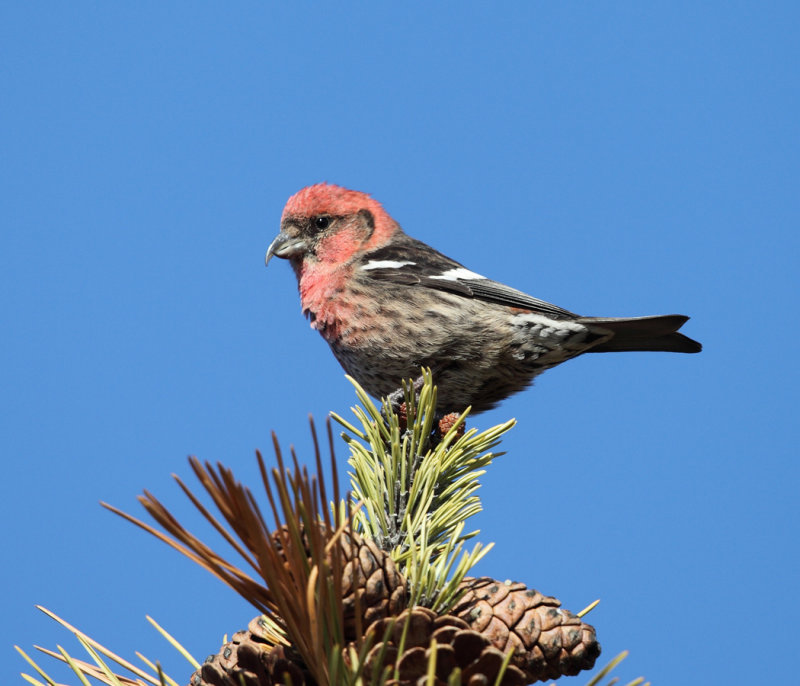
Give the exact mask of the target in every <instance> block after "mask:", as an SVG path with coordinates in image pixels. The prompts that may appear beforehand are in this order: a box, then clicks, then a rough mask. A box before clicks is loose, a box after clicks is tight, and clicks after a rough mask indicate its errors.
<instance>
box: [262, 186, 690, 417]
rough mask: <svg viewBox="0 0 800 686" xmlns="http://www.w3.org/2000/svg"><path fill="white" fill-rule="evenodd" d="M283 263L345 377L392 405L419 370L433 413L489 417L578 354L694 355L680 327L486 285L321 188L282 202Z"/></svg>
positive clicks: (378, 216)
mask: <svg viewBox="0 0 800 686" xmlns="http://www.w3.org/2000/svg"><path fill="white" fill-rule="evenodd" d="M272 257H278V258H283V259H286V260H288V261H289V264H290V265H291V267H292V269H293V270H294V273H295V275H296V277H297V283H298V290H299V293H300V304H301V308H302V311H303V313H304V314H305V315H306V316H307V317H308V319H309V321H310V324H311V327H312V328H314V329H316V330H317V331H319V333H320V334H321V335H322V337H323V338H324V339H325V341H327V343H328V345H329V346H330V348H331V350H332V351H333V354H334V355H335V357H336V359H337V360H338V361H339V363H340V364H341V365H342V367H344V369H345V371H346V372H347V373H348V374H349V375H350V376H351V377H352V378H354V379H355V380H356V381H357V382H358V383H359V384H360V385H361V386H362V387H363V388H364V389H365V390H366V391H367V392H368V393H369V394H370V395H372V396H373V397H375V398H384V397H392V398H394V399H397V398H402V390H398V389H401V387H402V382H403V380H404V379H416V380H418V381H419V380H420V379H421V369H422V368H429V369H430V370H431V372H432V375H433V380H434V383H435V384H436V387H437V405H436V409H437V412H439V413H449V412H461V411H464V410H465V409H467V408H471V411H472V413H473V414H475V413H479V412H483V411H486V410H489V409H491V408H493V407H495V406H496V405H498V404H499V403H500V402H501V401H502V400H504V399H505V398H507V397H508V396H510V395H512V394H514V393H517V392H518V391H521V390H523V389H524V388H526V387H528V386H529V385H530V384H531V383H532V382H533V380H534V378H536V377H537V376H538V375H539V374H541V373H542V372H544V371H546V370H548V369H550V368H552V367H555V366H556V365H559V364H561V363H562V362H565V361H566V360H569V359H572V358H574V357H577V356H578V355H582V354H584V353H600V352H628V351H637V350H650V351H669V352H679V353H697V352H700V350H701V349H702V346H701V344H700V343H698V342H697V341H694V340H692V339H691V338H688V337H687V336H685V335H684V334H682V333H679V332H678V329H680V328H681V326H683V324H684V323H685V322H686V321H687V320H688V319H689V318H688V317H687V316H685V315H680V314H669V315H658V316H646V317H585V316H581V315H578V314H575V313H573V312H570V311H569V310H565V309H563V308H561V307H558V306H557V305H553V304H551V303H548V302H545V301H544V300H540V299H538V298H535V297H533V296H530V295H528V294H526V293H524V292H522V291H519V290H516V289H515V288H511V287H510V286H506V285H504V284H503V283H500V282H499V281H493V280H492V279H489V278H487V277H485V276H482V275H481V274H479V273H477V272H473V271H472V270H470V269H468V268H466V267H464V266H463V265H462V264H460V263H459V262H456V261H455V260H453V259H451V258H449V257H447V256H445V255H443V254H442V253H440V252H438V251H437V250H435V249H434V248H432V247H430V246H429V245H427V244H426V243H423V242H422V241H419V240H417V239H415V238H412V237H411V236H409V235H408V234H406V233H405V232H404V231H403V229H402V228H401V227H400V225H399V224H398V223H397V222H396V221H395V220H394V219H392V217H391V216H390V215H389V214H388V213H387V212H386V210H385V209H384V208H383V206H382V205H381V203H380V202H378V201H377V200H375V199H374V198H373V197H372V196H371V195H369V194H367V193H362V192H360V191H354V190H349V189H347V188H343V187H341V186H337V185H334V184H331V183H318V184H314V185H311V186H307V187H305V188H303V189H301V190H300V191H298V192H297V193H295V194H294V195H292V196H291V197H290V198H289V200H288V201H287V203H286V205H285V207H284V209H283V213H282V215H281V223H280V232H279V233H278V235H277V236H276V237H275V239H274V240H273V241H272V242H271V243H270V245H269V248H268V249H267V253H266V258H265V264H269V261H270V259H271V258H272Z"/></svg>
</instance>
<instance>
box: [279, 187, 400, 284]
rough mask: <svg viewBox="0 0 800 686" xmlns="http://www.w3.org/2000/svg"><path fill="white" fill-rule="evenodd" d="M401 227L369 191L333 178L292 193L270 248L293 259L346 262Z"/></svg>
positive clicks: (293, 262)
mask: <svg viewBox="0 0 800 686" xmlns="http://www.w3.org/2000/svg"><path fill="white" fill-rule="evenodd" d="M399 230H400V227H399V226H398V225H397V223H396V222H395V221H394V220H393V219H392V218H391V217H390V216H389V215H388V214H387V213H386V210H384V209H383V207H382V206H381V204H380V203H379V202H378V201H377V200H374V199H373V198H371V197H370V196H369V195H367V194H366V193H360V192H359V191H351V190H348V189H346V188H342V187H341V186H334V185H333V184H329V183H318V184H316V185H314V186H307V187H306V188H303V189H302V190H300V191H298V192H297V193H295V194H294V195H293V196H292V197H291V198H289V200H288V202H287V203H286V207H284V209H283V215H282V216H281V231H280V233H279V234H278V235H277V236H276V237H275V239H274V240H273V241H272V243H271V244H270V246H269V249H268V250H267V256H266V262H267V263H269V261H270V259H271V258H272V256H273V255H275V256H276V257H282V258H284V259H288V260H290V261H291V262H292V265H293V266H294V267H295V268H296V269H297V267H298V266H299V265H300V264H302V263H303V262H313V263H326V264H327V265H331V266H334V265H341V264H344V263H347V262H348V261H349V260H350V259H351V258H353V256H355V255H357V254H360V253H363V252H365V251H368V250H372V249H374V248H377V247H380V246H381V245H383V243H385V242H386V241H387V240H389V238H390V237H391V236H392V235H393V234H394V233H396V232H397V231H399Z"/></svg>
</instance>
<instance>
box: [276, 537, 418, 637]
mask: <svg viewBox="0 0 800 686" xmlns="http://www.w3.org/2000/svg"><path fill="white" fill-rule="evenodd" d="M320 526H323V525H320ZM285 532H286V528H285V527H283V528H282V530H279V531H276V532H275V533H274V534H273V538H274V539H275V540H276V541H277V542H278V544H279V546H280V547H283V545H284V544H288V545H291V539H289V538H287V537H286V535H285ZM303 545H304V546H305V552H306V554H307V555H308V554H309V546H308V539H307V538H306V537H305V534H304V536H303ZM333 550H336V548H334V549H333ZM338 550H339V552H340V554H341V564H342V605H343V609H344V630H345V638H346V639H347V640H354V639H355V638H356V628H357V626H358V623H357V622H356V607H357V606H358V608H359V609H360V611H361V630H362V631H363V630H364V629H365V628H366V627H367V626H368V625H369V624H370V623H371V622H374V621H375V620H378V619H382V618H383V617H387V616H393V615H396V614H398V613H399V612H400V611H401V610H403V608H405V607H406V604H407V595H408V594H407V592H406V581H405V579H404V578H403V576H402V575H401V574H400V572H398V571H397V567H395V564H394V560H392V558H391V556H390V555H389V553H387V552H385V551H383V550H381V549H380V548H378V546H377V545H376V544H375V542H374V541H372V540H371V539H368V538H362V537H361V536H359V535H358V534H356V533H355V532H347V531H345V532H344V533H343V534H342V535H341V537H340V539H339V548H338ZM328 562H329V564H330V560H329V561H328Z"/></svg>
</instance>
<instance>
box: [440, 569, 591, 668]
mask: <svg viewBox="0 0 800 686" xmlns="http://www.w3.org/2000/svg"><path fill="white" fill-rule="evenodd" d="M461 587H462V588H464V589H466V592H465V594H464V595H463V596H462V597H461V599H460V600H459V602H458V604H457V605H456V607H454V608H453V610H452V614H454V615H456V616H457V617H460V618H461V619H463V620H464V621H465V622H467V624H468V625H469V626H470V627H471V628H472V629H475V630H476V631H478V632H480V634H481V635H482V636H484V637H486V638H487V639H488V640H489V641H490V642H491V644H492V645H493V646H495V647H496V648H499V649H500V650H501V651H503V652H504V653H505V652H506V651H508V650H510V649H511V648H512V647H513V648H514V655H513V657H512V658H511V663H512V664H514V665H516V666H517V667H519V668H520V669H522V670H523V672H525V676H526V677H527V678H526V683H532V682H534V681H540V680H541V681H543V680H545V679H558V677H560V676H567V675H569V676H572V675H575V674H577V673H578V672H580V671H581V670H584V669H591V668H592V667H593V666H594V663H595V660H596V659H597V657H598V655H600V644H599V643H598V642H597V636H596V635H595V630H594V627H593V626H591V625H589V624H585V623H584V622H582V621H581V619H580V617H578V616H576V615H574V614H573V613H572V612H569V611H568V610H562V609H561V607H560V606H561V603H560V602H559V601H558V600H556V599H555V598H551V597H549V596H545V595H542V594H541V593H539V592H538V591H535V590H533V589H529V588H527V587H526V586H525V585H524V584H521V583H513V582H510V581H506V582H502V581H495V580H494V579H490V578H489V577H481V578H478V579H475V578H471V577H467V578H465V579H464V581H463V582H462V583H461Z"/></svg>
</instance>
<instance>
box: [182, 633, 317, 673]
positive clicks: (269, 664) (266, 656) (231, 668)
mask: <svg viewBox="0 0 800 686" xmlns="http://www.w3.org/2000/svg"><path fill="white" fill-rule="evenodd" d="M260 620H261V617H256V618H255V619H253V620H252V621H251V622H250V624H249V625H248V627H247V630H246V631H237V632H236V633H235V634H234V635H233V637H232V638H231V640H230V641H229V642H228V643H226V644H225V645H223V646H222V648H221V649H220V651H219V652H218V653H217V654H216V655H210V656H209V657H208V658H206V661H205V662H204V663H203V665H202V666H201V667H200V669H198V670H197V671H196V672H195V673H194V674H192V678H191V679H190V681H189V686H279V685H281V684H285V685H286V686H289V685H291V686H314V680H313V679H312V678H311V675H310V674H309V673H308V670H306V668H305V666H304V665H303V662H302V660H301V659H300V656H299V655H298V654H297V653H296V652H295V651H294V650H292V649H291V648H286V647H284V646H276V645H273V644H272V643H271V642H269V640H268V639H266V638H265V632H264V629H263V626H262V625H261V624H260Z"/></svg>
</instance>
